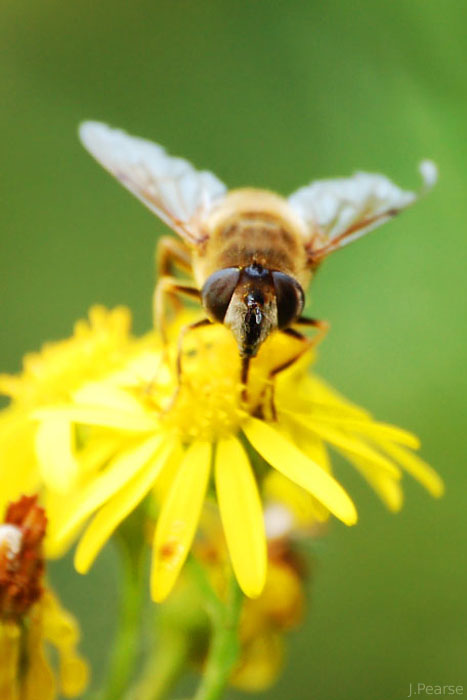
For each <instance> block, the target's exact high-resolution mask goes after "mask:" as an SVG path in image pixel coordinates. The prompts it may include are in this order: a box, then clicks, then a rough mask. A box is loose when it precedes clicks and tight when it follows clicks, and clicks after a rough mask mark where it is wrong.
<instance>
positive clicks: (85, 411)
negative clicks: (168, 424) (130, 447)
mask: <svg viewBox="0 0 467 700" xmlns="http://www.w3.org/2000/svg"><path fill="white" fill-rule="evenodd" d="M57 416H61V417H62V418H63V419H66V420H68V421H70V422H72V423H81V424H82V425H99V426H101V427H105V428H115V429H117V430H134V431H146V430H154V428H156V427H157V420H156V419H155V418H154V416H151V415H149V414H146V413H130V412H126V411H119V410H116V409H113V408H101V407H99V406H70V405H69V404H64V405H57V406H49V407H48V408H41V409H38V410H37V411H34V412H33V413H32V417H33V418H34V419H35V420H44V419H47V418H52V417H57Z"/></svg>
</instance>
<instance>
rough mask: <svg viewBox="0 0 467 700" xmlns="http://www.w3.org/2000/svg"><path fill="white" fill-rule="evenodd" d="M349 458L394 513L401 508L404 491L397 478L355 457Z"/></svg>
mask: <svg viewBox="0 0 467 700" xmlns="http://www.w3.org/2000/svg"><path fill="white" fill-rule="evenodd" d="M349 459H350V461H351V462H352V464H353V465H354V467H356V469H357V470H358V471H359V472H360V474H361V475H362V476H363V477H364V479H366V481H367V482H368V483H369V484H370V486H371V487H372V488H373V489H374V490H375V491H376V493H377V494H378V496H379V497H380V498H381V500H382V501H383V503H384V504H385V505H386V506H387V507H388V508H389V510H391V511H392V512H393V513H396V512H397V511H399V510H400V509H401V508H402V504H403V502H404V492H403V491H402V488H401V485H400V482H399V481H398V480H395V479H393V478H392V477H390V476H389V474H387V472H384V471H381V470H379V469H374V468H372V467H371V466H370V465H368V463H366V462H364V461H362V460H359V459H358V458H357V457H349Z"/></svg>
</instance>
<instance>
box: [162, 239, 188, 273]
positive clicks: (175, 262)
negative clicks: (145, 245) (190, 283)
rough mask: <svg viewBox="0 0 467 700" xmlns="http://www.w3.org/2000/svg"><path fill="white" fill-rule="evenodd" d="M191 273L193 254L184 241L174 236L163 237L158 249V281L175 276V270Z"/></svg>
mask: <svg viewBox="0 0 467 700" xmlns="http://www.w3.org/2000/svg"><path fill="white" fill-rule="evenodd" d="M175 267H178V268H179V269H180V270H183V272H191V253H190V250H189V248H187V247H186V245H184V244H183V243H182V241H179V240H177V239H176V238H173V237H172V236H161V238H159V240H158V242H157V249H156V274H157V279H160V278H161V277H168V276H170V275H172V274H173V268H175Z"/></svg>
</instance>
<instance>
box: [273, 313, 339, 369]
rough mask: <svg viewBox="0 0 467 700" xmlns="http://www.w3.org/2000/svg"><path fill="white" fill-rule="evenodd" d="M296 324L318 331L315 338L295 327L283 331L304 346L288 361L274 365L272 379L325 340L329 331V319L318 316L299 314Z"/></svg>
mask: <svg viewBox="0 0 467 700" xmlns="http://www.w3.org/2000/svg"><path fill="white" fill-rule="evenodd" d="M294 326H299V327H300V326H301V327H302V328H316V330H317V331H318V332H317V333H316V335H315V336H314V337H313V338H308V336H306V335H303V333H300V331H297V330H296V329H295V328H286V329H285V330H283V331H281V332H282V333H284V334H285V335H289V336H291V337H292V338H296V339H297V340H300V341H302V343H303V346H302V347H301V348H300V350H299V351H298V352H297V353H296V354H295V355H293V356H292V357H291V358H289V359H288V360H287V361H286V362H283V363H281V364H280V365H278V366H277V367H274V368H273V369H272V370H271V372H270V374H269V378H270V379H273V377H275V376H276V374H279V372H283V371H284V370H285V369H287V368H288V367H291V366H292V365H293V364H295V362H297V361H298V360H299V359H300V358H301V357H303V355H304V354H305V353H306V352H308V350H310V349H311V348H313V347H317V346H318V345H319V343H321V342H322V341H323V340H324V338H325V337H326V335H327V333H328V331H329V323H328V321H320V320H318V319H316V318H306V316H299V318H298V319H297V320H296V321H295V322H294Z"/></svg>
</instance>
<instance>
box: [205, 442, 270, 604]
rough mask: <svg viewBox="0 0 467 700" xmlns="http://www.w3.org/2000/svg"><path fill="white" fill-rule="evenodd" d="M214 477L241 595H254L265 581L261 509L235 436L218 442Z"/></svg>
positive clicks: (248, 463)
mask: <svg viewBox="0 0 467 700" xmlns="http://www.w3.org/2000/svg"><path fill="white" fill-rule="evenodd" d="M215 477H216V490H217V500H218V502H219V508H220V514H221V519H222V525H223V527H224V532H225V537H226V540H227V545H228V548H229V553H230V557H231V559H232V566H233V569H234V572H235V575H236V577H237V579H238V582H239V584H240V587H241V588H242V590H243V592H244V593H245V595H247V596H249V597H250V598H257V597H258V596H259V595H260V593H261V591H262V590H263V588H264V584H265V581H266V563H267V552H266V536H265V532H264V522H263V509H262V506H261V500H260V497H259V493H258V487H257V485H256V480H255V478H254V476H253V472H252V469H251V465H250V462H249V459H248V456H247V454H246V452H245V450H244V449H243V447H242V445H241V443H240V441H239V440H238V439H237V438H235V437H231V438H227V439H225V440H220V441H219V442H218V444H217V454H216V466H215Z"/></svg>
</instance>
